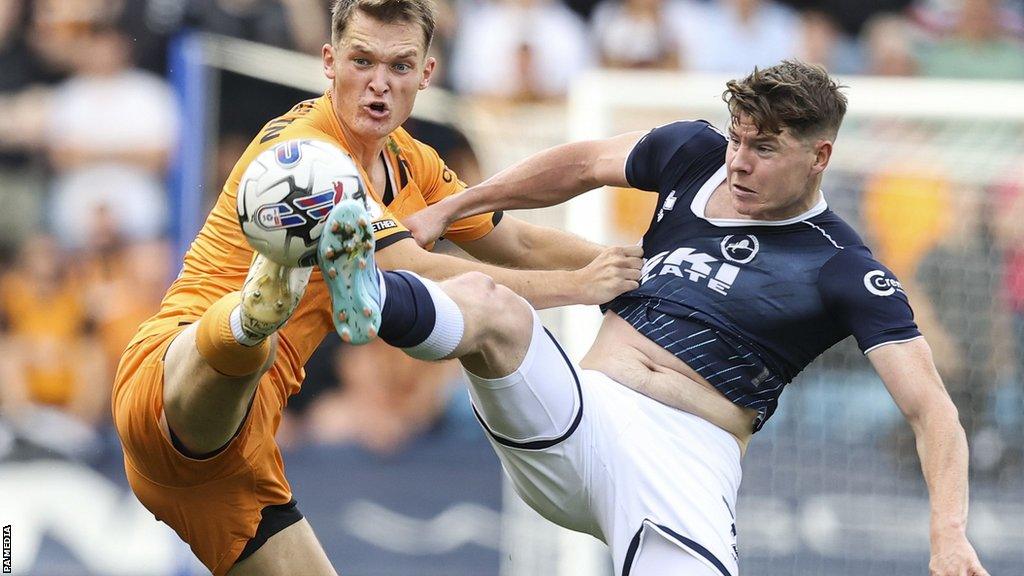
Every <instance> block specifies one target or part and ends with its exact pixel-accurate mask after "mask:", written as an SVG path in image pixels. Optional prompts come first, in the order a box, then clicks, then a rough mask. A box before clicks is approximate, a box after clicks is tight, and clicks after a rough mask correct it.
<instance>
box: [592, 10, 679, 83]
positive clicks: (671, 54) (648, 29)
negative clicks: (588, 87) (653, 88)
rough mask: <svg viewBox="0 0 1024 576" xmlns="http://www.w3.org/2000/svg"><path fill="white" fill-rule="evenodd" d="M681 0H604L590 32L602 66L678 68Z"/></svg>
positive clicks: (595, 12) (595, 13) (596, 12)
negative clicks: (675, 24) (676, 25)
mask: <svg viewBox="0 0 1024 576" xmlns="http://www.w3.org/2000/svg"><path fill="white" fill-rule="evenodd" d="M686 7H687V4H686V3H685V2H683V0H604V1H603V2H601V3H600V4H599V5H598V6H597V8H596V9H595V11H594V16H593V23H592V29H591V32H592V34H593V37H594V43H595V44H596V45H597V47H598V51H599V52H600V57H601V65H602V66H605V67H608V68H660V69H669V70H671V69H675V68H678V67H679V46H678V41H677V38H678V37H679V30H677V29H676V28H675V26H674V23H676V22H680V21H681V20H682V19H683V18H685V14H682V13H681V12H685V10H686Z"/></svg>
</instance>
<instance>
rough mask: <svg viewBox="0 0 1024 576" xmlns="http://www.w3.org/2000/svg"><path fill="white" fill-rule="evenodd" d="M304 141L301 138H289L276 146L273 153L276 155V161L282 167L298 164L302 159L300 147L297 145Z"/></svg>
mask: <svg viewBox="0 0 1024 576" xmlns="http://www.w3.org/2000/svg"><path fill="white" fill-rule="evenodd" d="M304 143H305V141H303V140H289V141H288V142H285V143H284V144H281V145H280V146H278V147H276V148H275V149H274V153H275V154H276V155H277V163H278V164H279V165H280V166H281V167H282V168H291V167H292V166H294V165H296V164H298V163H299V160H301V159H302V148H301V147H300V146H299V145H300V144H304Z"/></svg>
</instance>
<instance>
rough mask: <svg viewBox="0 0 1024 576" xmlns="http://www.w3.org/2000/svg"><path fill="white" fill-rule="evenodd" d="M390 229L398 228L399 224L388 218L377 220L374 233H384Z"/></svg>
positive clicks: (374, 224)
mask: <svg viewBox="0 0 1024 576" xmlns="http://www.w3.org/2000/svg"><path fill="white" fill-rule="evenodd" d="M388 228H398V222H395V221H394V220H392V219H390V218H388V219H385V220H377V221H375V222H374V223H373V231H374V232H383V231H384V230H387V229H388Z"/></svg>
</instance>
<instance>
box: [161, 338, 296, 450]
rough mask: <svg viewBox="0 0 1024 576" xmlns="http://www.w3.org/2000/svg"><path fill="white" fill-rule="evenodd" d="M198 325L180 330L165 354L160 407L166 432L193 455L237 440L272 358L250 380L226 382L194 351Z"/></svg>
mask: <svg viewBox="0 0 1024 576" xmlns="http://www.w3.org/2000/svg"><path fill="white" fill-rule="evenodd" d="M198 325H199V323H198V322H196V323H193V324H191V325H189V326H188V327H187V328H185V329H184V330H182V331H181V333H180V334H178V335H177V336H176V337H175V338H174V340H173V341H172V342H171V344H170V346H169V347H168V348H167V352H166V355H165V357H164V363H163V364H164V374H163V400H164V402H163V404H164V414H165V415H166V417H167V424H168V426H169V427H170V429H171V430H173V431H174V433H175V434H176V435H177V436H178V437H179V438H180V439H181V440H182V441H183V442H185V443H186V446H188V447H189V449H190V450H192V451H193V452H195V453H207V452H212V451H214V450H217V449H219V448H220V447H222V446H223V445H224V444H225V443H227V442H228V441H229V440H230V439H231V437H232V436H233V435H234V434H235V432H236V431H237V429H238V426H239V425H240V424H241V423H242V420H243V419H244V418H245V413H246V409H247V407H248V406H249V403H250V401H251V399H252V395H253V392H254V391H255V389H256V386H257V385H258V383H259V381H260V378H261V377H262V376H263V374H264V373H265V372H266V370H267V369H268V368H269V367H270V365H271V363H272V362H273V359H274V354H273V353H271V355H270V357H269V358H268V359H267V362H266V363H265V364H264V366H262V367H261V368H260V370H259V371H257V372H256V373H254V374H252V375H249V376H242V377H229V376H224V375H223V374H221V373H219V372H217V371H216V370H214V369H213V368H211V367H210V366H209V365H208V364H207V363H206V360H204V359H203V357H202V356H200V354H199V351H198V349H197V348H196V331H197V327H198ZM272 345H276V341H274V342H273V343H272Z"/></svg>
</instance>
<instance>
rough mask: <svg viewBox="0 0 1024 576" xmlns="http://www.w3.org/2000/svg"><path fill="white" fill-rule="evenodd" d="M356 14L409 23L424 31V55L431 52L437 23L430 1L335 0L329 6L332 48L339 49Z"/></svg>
mask: <svg viewBox="0 0 1024 576" xmlns="http://www.w3.org/2000/svg"><path fill="white" fill-rule="evenodd" d="M356 10H359V11H360V12H362V13H364V14H366V15H367V16H372V17H373V18H374V19H376V20H380V21H381V22H385V23H388V24H391V23H394V22H402V23H412V24H417V25H419V27H420V28H422V29H423V50H424V54H426V51H427V50H429V49H430V41H431V40H433V38H434V28H435V26H436V22H437V8H436V7H435V6H434V2H433V0H334V3H333V4H332V6H331V44H333V45H334V46H337V45H338V42H339V41H340V40H341V37H342V36H343V35H344V34H345V28H346V27H347V26H348V23H349V21H350V20H352V15H353V14H354V13H355V11H356Z"/></svg>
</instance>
